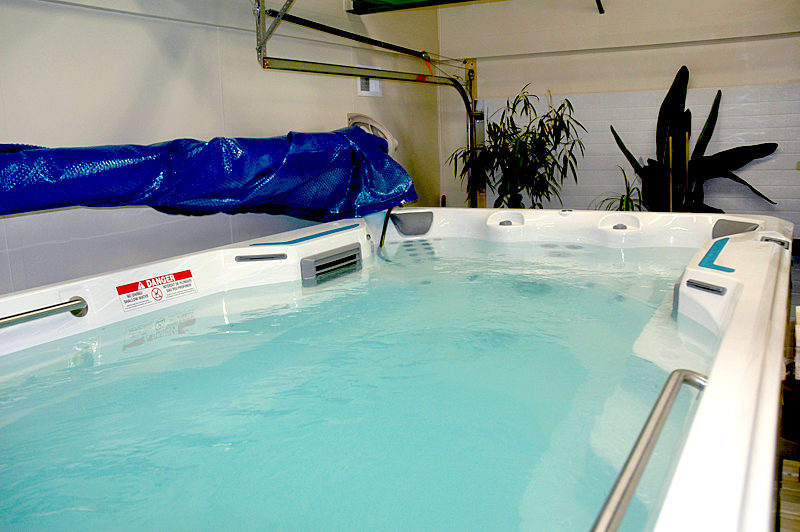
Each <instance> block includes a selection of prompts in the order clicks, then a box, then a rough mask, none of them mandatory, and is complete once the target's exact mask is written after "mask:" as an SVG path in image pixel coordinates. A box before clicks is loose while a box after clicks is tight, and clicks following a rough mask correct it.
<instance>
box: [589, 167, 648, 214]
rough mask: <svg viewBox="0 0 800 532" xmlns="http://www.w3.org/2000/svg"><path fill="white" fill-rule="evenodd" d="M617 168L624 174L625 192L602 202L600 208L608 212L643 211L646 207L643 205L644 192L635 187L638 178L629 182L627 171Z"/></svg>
mask: <svg viewBox="0 0 800 532" xmlns="http://www.w3.org/2000/svg"><path fill="white" fill-rule="evenodd" d="M617 168H619V169H620V171H621V172H622V179H623V180H624V181H625V192H623V193H622V194H620V195H618V196H609V197H607V198H604V199H602V200H600V203H599V204H598V208H600V209H605V210H607V211H641V210H642V208H643V207H644V206H643V205H642V191H641V190H640V189H639V187H637V186H635V185H634V183H635V182H636V178H635V177H634V178H633V179H632V180H631V181H628V175H627V174H626V173H625V169H624V168H622V167H621V166H618V167H617Z"/></svg>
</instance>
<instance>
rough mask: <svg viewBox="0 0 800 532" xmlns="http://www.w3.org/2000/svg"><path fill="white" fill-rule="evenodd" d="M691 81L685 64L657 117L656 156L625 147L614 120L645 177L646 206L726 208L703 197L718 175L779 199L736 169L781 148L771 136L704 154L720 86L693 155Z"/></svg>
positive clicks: (631, 160) (703, 209) (629, 156)
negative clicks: (688, 94)
mask: <svg viewBox="0 0 800 532" xmlns="http://www.w3.org/2000/svg"><path fill="white" fill-rule="evenodd" d="M688 85H689V69H688V68H686V67H685V66H682V67H681V68H680V70H678V73H677V74H676V75H675V80H674V81H673V82H672V86H671V87H670V88H669V91H667V95H666V96H665V97H664V102H663V103H662V104H661V108H660V109H659V112H658V121H657V123H656V158H655V159H648V160H647V164H644V165H643V164H641V163H640V162H639V161H637V160H636V158H635V157H634V156H633V154H632V153H631V152H630V151H629V150H628V148H626V147H625V144H624V143H623V142H622V139H621V138H620V137H619V135H618V134H617V132H616V131H615V130H614V126H611V134H612V135H613V136H614V140H615V141H616V142H617V145H618V146H619V148H620V150H622V153H623V154H624V155H625V158H626V159H627V160H628V162H629V163H630V164H631V166H632V167H633V170H634V171H635V172H636V174H637V175H638V176H639V178H640V179H641V182H642V190H641V193H642V203H643V204H644V206H645V207H646V208H647V210H648V211H683V212H722V211H721V210H720V209H717V208H715V207H710V206H708V205H706V204H705V200H704V191H703V186H704V185H705V183H706V181H708V180H709V179H715V178H718V177H724V178H727V179H730V180H732V181H735V182H737V183H740V184H742V185H745V186H746V187H747V188H749V189H750V190H751V191H752V192H753V193H754V194H756V195H757V196H758V197H760V198H762V199H763V200H765V201H768V202H769V203H772V204H773V205H774V204H775V202H774V201H772V200H771V199H769V198H768V197H766V196H765V195H764V194H762V193H761V192H759V191H758V190H756V189H755V188H754V187H753V186H751V185H750V184H749V183H747V182H746V181H745V180H744V179H742V178H741V177H739V176H737V175H736V174H734V173H733V171H734V170H737V169H739V168H741V167H743V166H745V165H746V164H748V163H750V162H752V161H754V160H755V159H760V158H761V157H766V156H767V155H770V154H771V153H772V152H774V151H775V150H776V149H777V147H778V145H777V144H775V143H774V142H766V143H762V144H754V145H750V146H739V147H736V148H731V149H729V150H724V151H721V152H719V153H715V154H713V155H706V154H705V152H706V148H708V143H709V141H710V140H711V135H712V134H713V133H714V126H715V125H716V123H717V116H718V114H719V103H720V99H721V98H722V91H717V95H716V97H715V98H714V103H713V104H712V105H711V111H709V113H708V118H707V119H706V123H705V125H704V126H703V130H702V132H701V133H700V136H699V137H698V139H697V143H695V147H694V150H693V151H692V154H691V157H688V156H687V154H688V153H689V133H690V131H691V120H692V115H691V112H690V111H689V110H688V109H684V107H685V106H686V91H687V88H688ZM687 159H688V160H687Z"/></svg>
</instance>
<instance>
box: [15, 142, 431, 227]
mask: <svg viewBox="0 0 800 532" xmlns="http://www.w3.org/2000/svg"><path fill="white" fill-rule="evenodd" d="M386 149H387V147H386V141H385V140H383V139H381V138H379V137H377V136H375V135H371V134H369V133H367V132H365V131H363V130H362V129H360V128H358V127H349V128H346V129H341V130H338V131H333V132H330V133H289V134H288V135H287V136H285V137H275V138H267V139H250V138H236V139H233V138H222V137H218V138H214V139H212V140H210V141H208V142H202V141H198V140H193V139H177V140H172V141H169V142H164V143H160V144H152V145H150V146H137V145H126V146H99V147H90V148H52V149H48V148H41V147H37V146H28V145H21V144H0V194H2V196H0V198H2V199H0V215H6V214H16V213H22V212H30V211H40V210H46V209H55V208H60V207H71V206H78V205H82V206H86V207H116V206H122V205H147V206H150V207H153V208H155V209H158V210H160V211H163V212H167V213H170V214H191V215H201V214H212V213H217V212H226V213H240V212H265V213H270V214H288V215H291V216H295V217H298V218H303V219H307V220H315V221H332V220H338V219H341V218H352V217H357V216H366V215H368V214H371V213H373V212H378V211H382V210H385V209H387V208H389V207H395V206H397V205H400V204H401V203H406V202H409V201H412V200H414V199H416V198H417V194H416V192H415V191H414V185H413V183H412V181H411V178H410V177H409V175H408V173H407V172H406V171H405V170H404V169H403V168H402V167H401V166H400V165H399V164H398V163H397V162H395V161H394V160H393V159H392V158H391V157H389V156H388V155H387V153H386Z"/></svg>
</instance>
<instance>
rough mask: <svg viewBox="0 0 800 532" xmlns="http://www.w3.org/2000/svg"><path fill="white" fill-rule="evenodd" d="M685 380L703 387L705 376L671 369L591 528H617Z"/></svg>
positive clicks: (598, 531) (706, 381) (596, 530)
mask: <svg viewBox="0 0 800 532" xmlns="http://www.w3.org/2000/svg"><path fill="white" fill-rule="evenodd" d="M684 383H685V384H691V385H692V386H694V387H695V388H697V389H698V390H702V389H703V388H705V387H706V384H708V378H707V377H705V376H703V375H701V374H699V373H696V372H694V371H691V370H688V369H676V370H675V371H673V372H672V373H670V375H669V378H668V379H667V382H666V383H665V384H664V388H663V389H662V390H661V394H660V395H659V396H658V400H657V401H656V404H655V405H653V410H651V411H650V416H649V417H648V418H647V422H646V423H645V424H644V427H642V431H641V432H640V433H639V438H638V439H637V440H636V444H635V445H634V446H633V449H631V453H630V454H629V455H628V459H627V460H626V462H625V465H624V466H623V467H622V471H620V473H619V476H618V477H617V481H616V482H615V483H614V487H613V489H612V490H611V493H609V495H608V498H607V499H606V502H605V504H604V505H603V509H602V510H601V511H600V514H599V515H598V516H597V519H596V520H595V522H594V526H592V532H600V531H606V530H611V531H613V530H617V529H618V528H619V525H620V524H621V523H622V519H623V518H624V517H625V511H626V510H627V509H628V505H629V504H630V502H631V499H633V494H634V493H635V492H636V486H637V485H638V484H639V479H641V478H642V474H643V473H644V470H645V467H647V461H648V460H649V459H650V455H651V454H652V452H653V448H654V447H655V446H656V442H657V441H658V437H659V435H660V434H661V429H663V428H664V425H665V424H666V422H667V417H668V416H669V413H670V411H671V410H672V406H673V405H674V404H675V399H677V397H678V392H680V390H681V386H682V385H683V384H684Z"/></svg>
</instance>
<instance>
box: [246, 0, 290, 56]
mask: <svg viewBox="0 0 800 532" xmlns="http://www.w3.org/2000/svg"><path fill="white" fill-rule="evenodd" d="M255 2H256V4H255V8H254V9H253V12H254V14H255V16H256V34H257V37H258V46H256V50H257V51H258V57H259V59H262V60H263V58H264V56H265V55H266V52H267V50H266V46H267V41H269V40H270V38H271V37H272V34H273V33H275V30H277V29H278V25H280V23H281V20H282V19H283V17H284V15H286V13H288V11H289V9H290V8H291V7H292V4H294V2H295V0H286V2H284V4H283V7H282V8H281V9H280V11H278V13H277V14H276V15H275V20H273V21H272V24H270V26H269V28H268V29H266V30H265V29H264V28H265V27H266V25H267V23H266V20H267V10H266V7H265V6H264V0H255Z"/></svg>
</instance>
